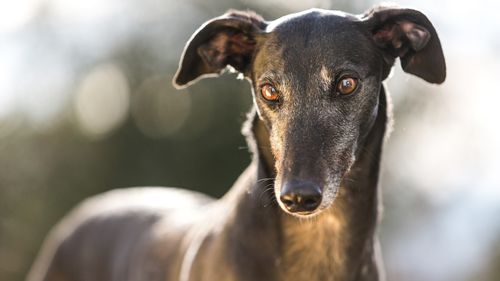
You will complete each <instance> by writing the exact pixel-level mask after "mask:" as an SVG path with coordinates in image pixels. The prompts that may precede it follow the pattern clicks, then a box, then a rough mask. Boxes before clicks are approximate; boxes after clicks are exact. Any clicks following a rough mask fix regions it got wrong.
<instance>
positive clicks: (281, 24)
mask: <svg viewBox="0 0 500 281" xmlns="http://www.w3.org/2000/svg"><path fill="white" fill-rule="evenodd" d="M355 21H359V17H358V16H356V15H352V14H349V13H346V12H342V11H336V10H323V9H316V8H314V9H309V10H305V11H302V12H298V13H293V14H289V15H286V16H283V17H281V18H278V19H276V20H274V21H271V22H269V24H268V25H267V27H266V32H267V33H273V32H274V33H289V32H297V31H298V32H300V31H304V32H306V31H307V30H306V29H307V28H310V27H312V26H314V25H317V24H321V25H326V26H324V27H329V28H335V27H337V26H338V25H342V24H343V23H349V22H355ZM301 27H302V28H303V29H302V30H301Z"/></svg>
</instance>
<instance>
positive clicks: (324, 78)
mask: <svg viewBox="0 0 500 281" xmlns="http://www.w3.org/2000/svg"><path fill="white" fill-rule="evenodd" d="M319 74H320V77H321V87H322V88H323V90H328V88H329V87H330V85H331V84H332V76H331V74H330V71H328V68H327V67H326V66H324V65H323V66H321V70H320V72H319Z"/></svg>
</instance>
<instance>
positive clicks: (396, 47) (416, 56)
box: [363, 6, 446, 84]
mask: <svg viewBox="0 0 500 281" xmlns="http://www.w3.org/2000/svg"><path fill="white" fill-rule="evenodd" d="M363 20H364V23H365V25H366V27H367V28H368V29H369V32H370V35H371V36H372V39H373V41H374V42H375V44H376V45H377V46H379V47H380V48H381V49H382V50H383V52H384V55H385V56H386V58H388V60H389V61H390V63H391V65H392V63H394V59H395V58H396V57H399V58H400V60H401V66H402V67H403V70H404V71H406V72H408V73H411V74H414V75H416V76H418V77H420V78H422V79H424V80H426V81H428V82H431V83H439V84H440V83H443V82H444V80H445V78H446V64H445V61H444V56H443V50H442V49H441V43H440V42H439V38H438V35H437V33H436V30H435V29H434V26H432V23H431V22H430V21H429V19H427V17H426V16H425V15H424V14H422V13H421V12H419V11H416V10H412V9H402V8H397V7H383V6H378V7H375V8H374V9H372V10H370V11H369V12H368V13H366V14H365V15H364V17H363Z"/></svg>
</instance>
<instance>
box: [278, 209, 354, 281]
mask: <svg viewBox="0 0 500 281" xmlns="http://www.w3.org/2000/svg"><path fill="white" fill-rule="evenodd" d="M283 224H284V228H283V238H284V239H283V254H282V257H281V259H280V261H279V269H280V270H279V276H280V279H281V280H287V281H302V280H304V281H305V280H332V281H333V280H335V281H337V280H345V277H344V276H345V273H346V272H345V266H344V262H345V261H346V256H345V255H346V252H347V249H345V246H344V245H345V243H344V242H345V239H346V237H344V232H343V231H342V230H343V224H344V223H343V221H342V219H340V218H338V217H335V216H333V215H330V214H325V215H322V216H320V217H318V218H313V219H310V220H307V221H306V220H300V221H299V220H298V219H296V218H287V219H285V220H284V221H283Z"/></svg>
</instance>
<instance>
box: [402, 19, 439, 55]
mask: <svg viewBox="0 0 500 281" xmlns="http://www.w3.org/2000/svg"><path fill="white" fill-rule="evenodd" d="M398 24H399V26H401V29H402V30H403V32H404V33H405V35H406V37H407V38H408V41H409V42H410V44H411V48H412V49H413V50H415V51H420V50H421V49H423V48H424V47H425V45H427V43H428V42H429V39H431V36H430V34H429V32H428V31H427V30H426V29H425V28H423V27H421V26H420V25H417V24H415V23H413V22H400V23H398Z"/></svg>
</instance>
